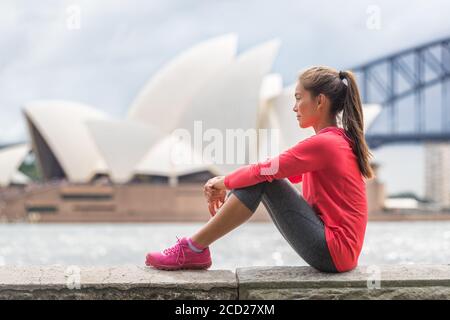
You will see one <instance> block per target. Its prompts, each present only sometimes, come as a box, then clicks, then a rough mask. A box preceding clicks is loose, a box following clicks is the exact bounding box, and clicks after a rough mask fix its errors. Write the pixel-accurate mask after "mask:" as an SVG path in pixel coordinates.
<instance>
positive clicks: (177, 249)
mask: <svg viewBox="0 0 450 320" xmlns="http://www.w3.org/2000/svg"><path fill="white" fill-rule="evenodd" d="M145 264H146V265H147V266H152V267H155V268H157V269H162V270H180V269H208V268H209V267H210V266H211V264H212V261H211V253H210V252H209V247H206V248H205V249H204V250H203V251H202V252H199V253H198V252H195V251H192V250H191V248H190V247H189V244H188V241H187V238H186V237H183V238H181V239H179V238H178V237H177V243H176V244H175V245H173V246H172V247H170V248H167V249H164V250H163V251H161V252H150V253H149V254H147V257H146V260H145Z"/></svg>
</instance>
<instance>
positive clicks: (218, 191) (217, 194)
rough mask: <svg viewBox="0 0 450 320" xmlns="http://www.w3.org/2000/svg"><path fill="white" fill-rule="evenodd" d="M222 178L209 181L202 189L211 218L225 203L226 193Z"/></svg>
mask: <svg viewBox="0 0 450 320" xmlns="http://www.w3.org/2000/svg"><path fill="white" fill-rule="evenodd" d="M224 178H225V177H224V176H218V177H214V178H212V179H209V180H208V181H207V182H206V184H205V186H204V187H203V192H204V194H205V197H206V199H207V201H208V209H209V213H210V214H211V216H214V215H215V214H216V211H217V210H218V209H219V208H220V207H221V206H222V205H223V203H224V202H225V197H226V195H227V191H226V188H225V184H224V183H223V181H224Z"/></svg>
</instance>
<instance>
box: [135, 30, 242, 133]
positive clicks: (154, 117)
mask: <svg viewBox="0 0 450 320" xmlns="http://www.w3.org/2000/svg"><path fill="white" fill-rule="evenodd" d="M236 46H237V36H236V35H235V34H227V35H224V36H220V37H216V38H213V39H210V40H208V41H205V42H202V43H200V44H198V45H196V46H194V47H192V48H190V49H188V50H186V51H183V52H182V53H181V54H180V55H179V56H177V57H176V58H174V59H173V60H172V61H171V62H169V63H168V64H166V65H165V66H164V67H163V68H162V69H161V70H160V71H159V72H157V73H156V74H155V75H154V76H153V77H152V78H151V79H150V81H149V82H148V83H147V84H146V85H145V86H144V88H143V89H142V90H141V91H140V93H139V94H138V96H137V98H136V99H135V100H134V102H133V103H132V105H131V107H130V109H129V113H128V119H130V120H134V121H142V122H145V123H148V124H151V125H154V126H157V127H158V128H160V129H161V130H162V131H163V132H166V133H171V132H172V130H174V129H175V128H176V125H177V124H178V122H179V118H180V116H181V115H182V114H183V112H184V111H185V110H186V109H187V108H188V106H189V105H190V103H191V100H192V99H194V98H195V96H196V95H198V94H200V95H201V94H203V92H199V90H200V88H201V87H203V85H204V84H205V82H206V81H207V80H208V79H210V78H211V76H212V75H213V74H216V73H217V71H218V70H222V68H223V67H224V66H225V65H228V64H229V63H230V62H232V61H233V60H234V57H235V54H236Z"/></svg>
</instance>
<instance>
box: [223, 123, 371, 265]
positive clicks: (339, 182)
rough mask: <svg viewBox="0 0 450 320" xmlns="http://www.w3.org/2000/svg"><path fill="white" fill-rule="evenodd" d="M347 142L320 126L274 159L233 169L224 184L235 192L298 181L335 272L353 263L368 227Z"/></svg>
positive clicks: (356, 169)
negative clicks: (277, 181)
mask: <svg viewBox="0 0 450 320" xmlns="http://www.w3.org/2000/svg"><path fill="white" fill-rule="evenodd" d="M352 143H353V141H352V140H351V139H350V138H349V137H348V136H347V135H346V133H345V130H344V129H343V128H338V127H333V126H330V127H325V128H323V129H322V130H320V131H319V132H317V134H316V135H313V136H311V137H308V138H306V139H304V140H302V141H300V142H298V143H297V144H296V145H294V146H293V147H291V148H289V149H287V150H286V151H284V152H282V153H281V154H279V155H278V156H276V157H273V158H271V159H268V160H266V161H263V162H258V163H255V164H249V165H246V166H243V167H240V168H238V169H236V170H234V171H233V172H231V173H230V174H228V175H226V176H225V180H224V184H225V187H226V188H227V189H235V188H242V187H246V186H251V185H254V184H257V183H260V182H263V181H269V182H271V181H273V180H274V179H283V178H288V179H289V181H291V182H292V183H299V182H303V184H302V193H303V197H304V198H305V200H306V201H307V202H308V204H309V205H310V206H311V207H312V208H313V209H314V211H315V212H316V214H317V215H318V216H319V218H320V219H321V220H322V221H323V222H324V225H325V237H326V241H327V245H328V248H329V250H330V254H331V257H332V259H333V262H334V264H335V266H336V269H337V270H338V271H339V272H345V271H349V270H351V269H353V268H355V267H356V266H357V264H358V258H359V255H360V252H361V249H362V245H363V242H364V235H365V231H366V226H367V198H366V185H365V180H364V177H363V176H362V174H361V172H360V170H359V167H358V163H357V159H356V156H355V154H354V153H353V151H352V149H351V145H352Z"/></svg>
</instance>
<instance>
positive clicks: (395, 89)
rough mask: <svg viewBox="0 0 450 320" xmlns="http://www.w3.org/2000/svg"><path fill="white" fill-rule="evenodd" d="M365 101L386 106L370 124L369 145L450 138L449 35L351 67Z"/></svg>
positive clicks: (367, 136) (368, 130)
mask: <svg viewBox="0 0 450 320" xmlns="http://www.w3.org/2000/svg"><path fill="white" fill-rule="evenodd" d="M351 70H352V71H353V72H354V73H355V75H356V76H357V79H358V84H359V87H360V90H361V97H362V100H363V102H364V103H376V104H380V105H381V107H382V109H381V112H380V114H379V115H378V116H377V118H376V119H375V121H373V122H372V124H371V125H370V127H369V128H367V130H366V141H367V143H368V144H369V147H370V148H377V147H379V146H381V145H384V144H388V143H394V142H404V143H409V142H411V143H417V142H436V141H450V38H446V39H441V40H437V41H433V42H430V43H427V44H424V45H420V46H416V47H413V48H410V49H407V50H403V51H400V52H397V53H395V54H391V55H389V56H386V57H382V58H379V59H376V60H374V61H371V62H369V63H366V64H364V65H361V66H356V67H354V68H351Z"/></svg>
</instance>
